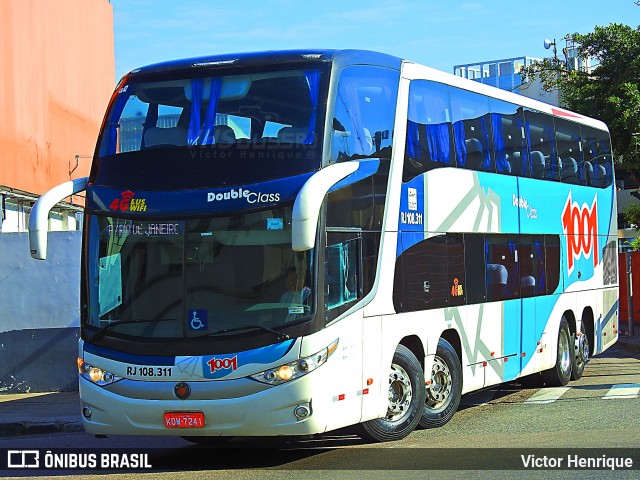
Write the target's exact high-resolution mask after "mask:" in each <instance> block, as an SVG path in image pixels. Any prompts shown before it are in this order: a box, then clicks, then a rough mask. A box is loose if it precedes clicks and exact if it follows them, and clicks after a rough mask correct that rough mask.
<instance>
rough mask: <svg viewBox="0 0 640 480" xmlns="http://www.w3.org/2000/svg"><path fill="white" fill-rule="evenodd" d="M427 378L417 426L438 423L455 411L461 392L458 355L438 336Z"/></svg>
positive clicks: (432, 425)
mask: <svg viewBox="0 0 640 480" xmlns="http://www.w3.org/2000/svg"><path fill="white" fill-rule="evenodd" d="M428 380H430V383H429V384H428V385H427V389H426V398H425V404H424V409H423V411H422V417H421V418H420V426H421V427H423V428H436V427H441V426H442V425H444V424H445V423H447V422H448V421H449V420H451V417H453V414H454V413H456V410H457V409H458V406H459V405H460V397H461V392H462V367H461V366H460V359H459V358H458V354H457V353H456V351H455V350H454V348H453V347H452V346H451V344H450V343H449V342H447V341H446V340H444V339H442V338H441V339H440V341H439V342H438V349H437V350H436V355H435V358H434V359H433V365H432V366H431V375H430V377H429V378H428Z"/></svg>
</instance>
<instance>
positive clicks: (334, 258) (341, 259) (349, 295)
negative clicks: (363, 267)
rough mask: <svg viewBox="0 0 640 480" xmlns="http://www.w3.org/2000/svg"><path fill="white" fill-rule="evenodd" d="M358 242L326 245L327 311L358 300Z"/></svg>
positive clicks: (352, 240)
mask: <svg viewBox="0 0 640 480" xmlns="http://www.w3.org/2000/svg"><path fill="white" fill-rule="evenodd" d="M358 258H359V254H358V240H357V239H355V238H352V239H351V240H347V241H344V242H341V243H335V244H332V245H328V246H327V249H326V258H325V285H326V291H325V303H326V306H327V309H328V310H332V309H334V308H337V307H341V306H342V305H345V304H347V303H349V302H351V301H352V300H356V299H357V298H359V284H360V281H359V277H360V275H359V272H358V270H359V269H358Z"/></svg>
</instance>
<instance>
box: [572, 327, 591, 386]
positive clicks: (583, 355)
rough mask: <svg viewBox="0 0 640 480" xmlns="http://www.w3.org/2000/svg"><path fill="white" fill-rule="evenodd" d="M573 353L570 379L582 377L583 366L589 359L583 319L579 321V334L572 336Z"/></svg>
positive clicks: (587, 339)
mask: <svg viewBox="0 0 640 480" xmlns="http://www.w3.org/2000/svg"><path fill="white" fill-rule="evenodd" d="M573 344H574V350H575V355H574V356H573V357H572V363H571V380H578V379H580V378H581V377H582V374H583V372H584V367H585V366H586V365H587V362H588V361H589V352H590V350H589V348H590V347H589V338H588V337H587V332H586V330H585V328H584V321H582V322H580V335H578V338H575V337H574V342H573Z"/></svg>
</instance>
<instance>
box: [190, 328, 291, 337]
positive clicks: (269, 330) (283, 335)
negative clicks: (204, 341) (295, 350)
mask: <svg viewBox="0 0 640 480" xmlns="http://www.w3.org/2000/svg"><path fill="white" fill-rule="evenodd" d="M242 330H262V331H264V332H269V333H273V334H274V335H276V336H277V337H278V340H289V338H291V337H289V335H287V334H286V333H282V332H279V331H277V330H274V329H273V328H269V327H263V326H262V325H244V326H242V327H237V328H223V329H222V330H218V331H216V332H211V333H206V334H204V335H198V336H197V337H195V338H200V337H215V336H216V335H222V334H225V333H232V332H239V331H242Z"/></svg>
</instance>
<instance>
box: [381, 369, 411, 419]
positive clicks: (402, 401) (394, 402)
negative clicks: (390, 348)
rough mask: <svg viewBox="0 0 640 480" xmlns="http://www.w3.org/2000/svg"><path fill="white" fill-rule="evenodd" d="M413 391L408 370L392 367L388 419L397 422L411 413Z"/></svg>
mask: <svg viewBox="0 0 640 480" xmlns="http://www.w3.org/2000/svg"><path fill="white" fill-rule="evenodd" d="M412 397H413V391H412V389H411V380H410V378H409V375H408V374H407V372H406V370H405V369H404V368H402V367H401V366H399V365H391V373H390V374H389V406H388V407H387V416H386V419H387V420H389V421H391V422H397V421H398V420H400V419H401V418H402V417H404V416H405V415H406V414H407V413H408V412H409V405H410V404H411V398H412Z"/></svg>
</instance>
